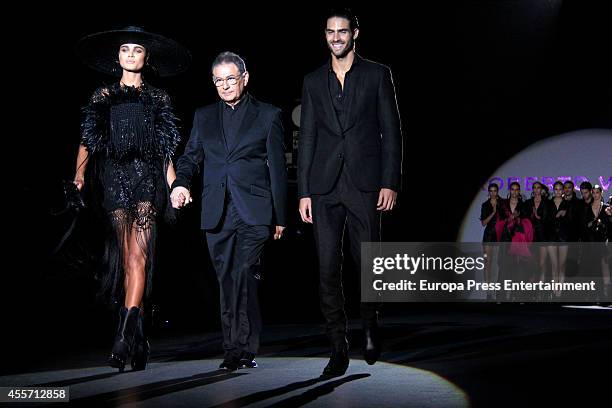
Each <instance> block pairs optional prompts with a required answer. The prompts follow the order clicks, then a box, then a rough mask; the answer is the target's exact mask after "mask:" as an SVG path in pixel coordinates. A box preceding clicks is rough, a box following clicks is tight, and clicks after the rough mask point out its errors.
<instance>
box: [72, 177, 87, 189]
mask: <svg viewBox="0 0 612 408" xmlns="http://www.w3.org/2000/svg"><path fill="white" fill-rule="evenodd" d="M73 183H74V185H75V186H76V188H77V190H79V191H81V190H82V189H83V186H84V185H85V179H84V178H83V177H81V176H77V177H75V178H74V181H73Z"/></svg>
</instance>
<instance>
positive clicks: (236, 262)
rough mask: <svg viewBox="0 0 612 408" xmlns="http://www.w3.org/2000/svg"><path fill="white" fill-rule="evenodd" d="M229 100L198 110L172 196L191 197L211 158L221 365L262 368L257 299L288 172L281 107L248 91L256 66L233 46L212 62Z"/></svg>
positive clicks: (208, 197)
mask: <svg viewBox="0 0 612 408" xmlns="http://www.w3.org/2000/svg"><path fill="white" fill-rule="evenodd" d="M212 74H213V83H214V84H215V86H216V88H217V92H218V93H219V97H220V98H221V100H220V101H219V102H218V103H214V104H212V105H208V106H205V107H203V108H200V109H198V110H197V111H196V113H195V116H194V120H193V127H192V131H191V136H190V138H189V141H188V143H187V146H186V147H185V153H184V154H183V156H182V157H181V158H180V159H179V160H178V162H177V165H176V176H177V177H176V181H175V182H174V183H173V185H172V193H171V199H172V204H173V206H174V207H176V208H180V207H182V206H183V205H185V204H187V203H189V202H190V201H191V195H190V192H189V189H190V186H191V183H192V181H193V177H194V175H195V173H196V171H197V170H198V168H199V166H200V165H201V164H203V167H204V168H203V192H202V225H201V226H202V229H203V230H205V231H206V240H207V244H208V249H209V252H210V257H211V260H212V263H213V265H214V268H215V271H216V274H217V278H218V280H219V287H220V291H221V294H220V295H221V296H220V299H221V325H222V328H223V349H224V351H225V355H224V359H223V362H222V363H221V365H220V366H219V368H223V369H228V370H235V369H237V368H239V367H241V366H242V367H250V368H253V367H256V366H257V363H256V362H255V354H256V353H257V351H258V348H259V333H260V331H261V318H260V312H259V303H258V298H257V286H258V280H259V277H260V275H259V269H258V267H259V264H260V256H261V254H262V251H263V247H264V244H265V242H266V241H267V240H268V239H269V237H270V232H271V229H272V228H274V238H275V239H280V238H281V236H282V233H283V229H284V226H286V225H287V223H286V214H285V205H286V189H287V174H286V168H285V153H284V147H283V127H282V123H281V114H280V113H281V112H280V110H279V109H278V108H276V107H274V106H272V105H268V104H265V103H262V102H259V101H257V100H256V99H255V98H253V97H252V96H251V95H249V94H248V93H246V92H245V87H246V85H247V83H248V81H249V73H248V72H247V70H246V67H245V64H244V61H243V60H242V58H240V57H239V56H238V55H236V54H233V53H230V52H225V53H222V54H220V55H219V56H218V57H217V58H216V59H215V61H214V62H213V65H212Z"/></svg>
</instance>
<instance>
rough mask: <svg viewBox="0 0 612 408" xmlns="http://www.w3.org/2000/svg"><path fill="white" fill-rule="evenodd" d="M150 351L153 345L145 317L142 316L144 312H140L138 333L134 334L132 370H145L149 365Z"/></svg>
mask: <svg viewBox="0 0 612 408" xmlns="http://www.w3.org/2000/svg"><path fill="white" fill-rule="evenodd" d="M150 353H151V347H150V346H149V340H148V339H147V336H146V330H145V327H144V317H143V316H142V314H139V315H138V326H137V328H136V334H135V335H134V354H133V355H132V370H134V371H140V370H144V369H145V368H146V367H147V363H148V361H149V355H150Z"/></svg>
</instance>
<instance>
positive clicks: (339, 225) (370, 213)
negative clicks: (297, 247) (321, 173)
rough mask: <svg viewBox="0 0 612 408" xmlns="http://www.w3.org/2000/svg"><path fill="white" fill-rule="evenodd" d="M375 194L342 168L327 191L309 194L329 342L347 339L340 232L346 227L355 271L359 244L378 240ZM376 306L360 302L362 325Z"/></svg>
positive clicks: (369, 320)
mask: <svg viewBox="0 0 612 408" xmlns="http://www.w3.org/2000/svg"><path fill="white" fill-rule="evenodd" d="M378 195H379V193H378V192H377V191H376V192H362V191H360V190H359V189H358V188H357V187H356V186H355V184H354V183H353V182H352V180H351V178H350V175H349V172H348V171H346V169H345V168H344V167H343V169H342V171H341V173H340V175H339V177H338V180H337V181H336V183H335V185H334V188H333V190H332V191H331V192H330V193H328V194H320V195H318V194H317V195H315V194H313V195H312V196H311V200H312V216H313V227H314V228H313V230H314V236H315V242H316V246H317V252H318V255H319V275H320V284H319V296H320V302H321V311H322V312H323V316H324V317H325V322H326V332H327V336H328V337H329V339H330V341H331V343H332V344H333V345H340V344H343V343H346V342H347V340H346V333H347V319H346V312H345V311H344V293H343V290H342V261H343V253H342V246H343V237H344V231H345V229H348V236H349V240H350V253H351V256H352V258H353V260H354V263H355V266H356V268H357V271H358V273H359V271H360V268H361V243H362V242H377V241H380V212H379V211H377V210H376V204H377V201H378ZM357 296H359V294H357ZM378 307H379V304H378V303H361V317H362V319H363V323H364V326H368V325H371V324H373V323H374V322H375V321H376V320H377V316H378V312H377V309H378Z"/></svg>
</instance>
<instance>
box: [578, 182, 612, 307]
mask: <svg viewBox="0 0 612 408" xmlns="http://www.w3.org/2000/svg"><path fill="white" fill-rule="evenodd" d="M591 195H592V197H593V200H592V201H591V204H590V205H588V206H587V208H586V213H585V214H584V222H585V231H586V232H585V241H586V242H588V243H590V244H586V245H588V246H587V248H585V249H586V250H588V252H589V253H590V254H592V257H593V261H595V265H596V266H599V267H600V268H601V273H602V281H603V294H604V297H605V296H608V295H609V294H610V290H611V289H610V265H609V263H608V254H607V248H606V243H607V242H608V236H609V230H610V229H611V228H612V225H611V220H610V217H611V215H612V210H611V209H610V208H609V205H608V204H606V203H605V202H604V201H603V189H602V187H601V186H600V185H597V184H596V185H594V186H593V190H591ZM608 244H609V243H608Z"/></svg>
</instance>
